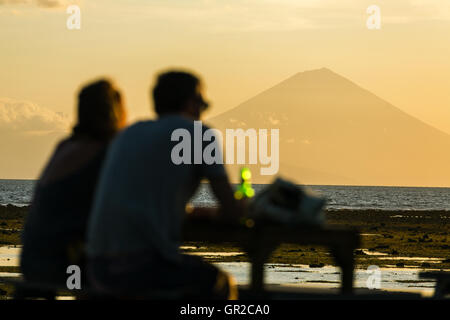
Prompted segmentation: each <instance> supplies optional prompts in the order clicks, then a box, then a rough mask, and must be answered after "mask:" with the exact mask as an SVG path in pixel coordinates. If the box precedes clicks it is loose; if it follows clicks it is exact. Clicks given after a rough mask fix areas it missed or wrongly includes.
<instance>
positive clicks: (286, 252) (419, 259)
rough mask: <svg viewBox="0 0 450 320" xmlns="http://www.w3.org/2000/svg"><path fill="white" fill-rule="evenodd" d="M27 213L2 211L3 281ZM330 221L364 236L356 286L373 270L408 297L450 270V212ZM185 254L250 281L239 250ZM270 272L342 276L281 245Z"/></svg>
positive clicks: (200, 248) (341, 216)
mask: <svg viewBox="0 0 450 320" xmlns="http://www.w3.org/2000/svg"><path fill="white" fill-rule="evenodd" d="M27 210H28V207H15V206H11V205H10V206H6V207H5V206H0V247H1V248H3V251H4V252H3V255H2V252H0V275H1V276H0V279H1V278H2V277H5V276H7V275H13V274H15V275H17V274H18V273H19V272H20V269H19V267H18V260H17V254H18V252H19V250H20V232H21V229H22V226H23V221H24V217H25V215H26V213H27ZM326 216H327V224H329V225H330V226H345V227H348V228H354V229H356V230H358V231H359V232H360V234H361V237H362V243H361V247H360V248H359V249H358V250H356V251H355V256H356V269H357V270H356V274H358V272H359V273H360V274H361V277H359V278H358V279H356V280H357V281H356V285H358V281H359V283H360V284H362V283H363V282H364V281H363V280H364V276H363V273H364V270H365V269H367V267H368V266H370V265H376V266H379V267H380V268H382V270H384V273H385V274H386V276H387V277H393V279H394V280H393V282H392V283H393V284H392V288H394V289H397V290H403V291H407V289H408V288H409V287H411V286H413V287H415V288H420V287H423V288H426V289H427V290H428V291H429V290H430V289H431V288H432V285H433V284H432V283H428V282H427V283H426V282H424V281H420V280H418V279H417V277H416V276H415V275H414V274H417V273H418V272H420V271H423V270H450V245H449V241H448V240H449V232H450V224H448V222H449V221H450V220H449V219H450V211H412V210H410V211H384V210H335V211H327V212H326ZM5 250H6V251H5ZM8 250H9V251H8ZM181 250H182V251H184V252H186V253H190V254H196V255H201V256H203V257H204V259H206V260H207V261H210V262H212V263H216V264H218V265H222V266H223V267H224V268H225V269H227V268H228V269H229V270H230V271H232V272H234V273H236V274H237V277H238V278H239V279H240V280H239V279H238V280H239V281H240V282H241V283H246V282H247V281H248V279H247V278H246V276H244V275H241V273H240V272H241V271H239V270H240V269H245V268H247V266H248V261H249V260H248V257H247V256H246V254H245V253H244V252H243V251H242V249H241V248H239V246H238V244H234V243H225V244H223V245H220V246H219V245H212V244H210V243H208V241H204V242H195V243H194V242H186V243H183V246H182V247H181ZM9 253H11V254H12V255H11V256H9V255H7V254H9ZM8 259H9V260H8ZM243 266H244V267H243ZM239 267H240V269H239ZM289 268H291V269H292V268H293V270H294V271H295V272H296V274H297V275H294V274H293V273H292V270H290V269H289ZM266 269H267V270H268V271H269V272H270V271H271V270H272V269H273V270H272V271H277V273H274V274H273V275H269V279H271V283H276V282H277V281H278V282H283V283H284V284H286V285H294V283H291V282H294V280H299V277H300V279H301V277H302V276H299V275H301V274H303V275H305V274H308V275H310V277H309V278H308V277H306V278H307V279H306V278H305V277H304V279H303V280H304V281H303V284H305V285H308V286H311V285H327V286H329V287H337V286H338V285H339V280H338V274H339V270H338V269H337V268H336V264H335V262H334V260H333V258H332V256H330V254H329V252H328V251H327V250H326V248H321V247H313V246H297V245H281V246H280V247H279V248H278V249H277V250H276V251H275V252H274V253H273V255H272V256H271V257H270V259H269V261H268V264H267V265H266ZM283 272H284V273H283ZM289 272H290V273H289ZM315 274H316V275H317V277H315V276H314V275H315ZM408 274H409V275H410V276H409V277H408V276H406V275H408ZM286 275H288V276H286ZM290 275H292V277H291V278H289V276H290ZM286 277H288V278H286ZM311 277H312V278H311ZM324 277H325V278H324ZM334 278H336V279H334ZM10 291H11V288H10V287H8V286H7V285H5V284H3V283H1V280H0V296H3V297H5V296H7V295H8V294H9V293H10Z"/></svg>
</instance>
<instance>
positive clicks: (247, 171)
mask: <svg viewBox="0 0 450 320" xmlns="http://www.w3.org/2000/svg"><path fill="white" fill-rule="evenodd" d="M241 177H242V180H244V181H246V180H250V179H251V178H252V173H251V172H250V169H248V168H243V169H242V171H241Z"/></svg>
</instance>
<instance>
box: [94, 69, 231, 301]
mask: <svg viewBox="0 0 450 320" xmlns="http://www.w3.org/2000/svg"><path fill="white" fill-rule="evenodd" d="M153 99H154V107H155V111H156V113H157V114H158V119H157V120H155V121H143V122H138V123H136V124H134V125H132V126H131V127H129V128H128V129H126V130H125V131H124V132H123V133H122V134H120V135H119V136H118V137H117V139H115V141H114V142H113V143H112V145H111V147H110V148H109V151H108V154H107V158H106V161H105V165H104V168H103V170H102V173H101V177H100V181H99V185H98V188H97V193H96V199H95V202H94V206H93V211H92V215H91V220H90V223H89V230H88V246H87V252H88V257H89V275H90V279H91V281H92V282H93V285H94V287H95V288H97V289H98V290H101V291H104V292H107V293H112V294H119V295H121V294H125V295H129V294H132V295H136V296H141V295H144V296H145V294H146V293H149V292H152V291H155V290H159V289H169V291H170V290H172V289H173V292H182V293H184V294H185V296H188V297H199V298H230V297H232V296H234V295H236V288H235V286H234V285H231V277H230V276H228V275H227V274H225V273H224V272H222V271H220V270H219V269H217V268H216V267H214V266H213V265H211V264H208V263H206V262H204V261H203V260H202V259H201V258H199V257H195V256H190V255H184V254H181V253H180V252H179V245H180V241H181V239H180V238H181V231H182V223H183V219H184V217H185V215H186V213H185V208H186V204H187V203H188V201H189V200H190V198H191V197H192V196H193V195H194V193H195V191H196V189H197V187H198V186H199V184H200V181H201V180H202V179H203V178H206V179H208V180H209V182H210V184H211V187H212V190H213V191H214V193H215V195H216V197H217V199H218V200H219V202H220V204H221V208H222V209H223V210H220V211H219V213H218V214H219V215H223V216H224V217H225V216H228V217H231V216H232V215H233V214H234V215H239V212H240V210H239V206H238V205H237V203H236V201H235V200H234V197H233V190H232V187H231V185H230V183H229V181H228V178H227V175H226V172H225V170H224V167H223V165H222V164H217V163H214V164H211V165H208V164H205V163H202V164H193V163H194V159H193V158H194V147H193V144H194V141H191V143H192V152H190V154H191V157H192V161H189V162H190V163H191V164H178V165H177V164H174V162H173V159H172V149H173V148H174V146H175V145H177V144H178V143H179V142H178V141H172V133H173V132H174V131H175V130H177V129H184V130H187V132H189V133H190V134H191V137H194V121H195V120H199V119H200V116H201V114H202V112H203V111H204V110H205V109H206V108H207V106H208V104H207V103H206V102H205V100H204V98H203V94H202V84H201V81H200V80H199V79H198V78H197V77H196V76H194V75H192V74H190V73H186V72H180V71H172V72H167V73H163V74H160V75H159V77H158V79H157V83H156V85H155V87H154V88H153ZM202 130H208V128H207V127H205V126H203V129H202ZM185 132H186V131H185ZM191 140H193V139H191ZM205 240H208V239H205Z"/></svg>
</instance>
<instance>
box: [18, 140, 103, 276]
mask: <svg viewBox="0 0 450 320" xmlns="http://www.w3.org/2000/svg"><path fill="white" fill-rule="evenodd" d="M105 152H106V144H105V143H101V142H99V141H95V140H91V139H79V138H78V139H77V138H73V137H72V138H69V139H67V140H64V141H63V142H61V143H60V145H59V146H58V147H57V149H56V151H55V153H54V155H53V156H52V158H51V160H50V162H49V164H48V166H47V168H46V169H45V170H44V173H43V174H42V177H41V179H40V180H39V182H38V184H37V185H36V189H35V193H34V198H33V202H32V205H31V208H30V211H29V213H28V216H27V221H26V223H25V228H24V232H23V235H22V241H23V245H24V247H23V250H22V258H21V259H22V261H21V265H22V272H23V273H24V275H25V277H26V278H33V277H34V276H33V275H36V277H37V278H38V279H39V280H40V281H43V279H42V276H43V275H48V276H49V277H50V278H51V279H46V280H47V281H51V280H53V281H57V282H60V281H61V280H63V279H64V277H65V270H66V268H67V266H68V265H70V264H83V261H82V257H81V256H80V252H81V250H80V249H81V248H80V246H82V244H83V242H84V238H85V231H86V225H87V219H88V216H89V213H90V209H91V204H92V199H93V195H94V191H95V187H96V184H97V179H98V175H99V172H100V170H101V165H102V162H103V159H104V156H105Z"/></svg>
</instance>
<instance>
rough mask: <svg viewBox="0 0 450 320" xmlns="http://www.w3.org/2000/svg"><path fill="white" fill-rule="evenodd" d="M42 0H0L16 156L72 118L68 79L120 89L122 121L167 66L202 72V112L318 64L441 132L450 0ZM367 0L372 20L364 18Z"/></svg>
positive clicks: (6, 124) (1, 106) (2, 96)
mask: <svg viewBox="0 0 450 320" xmlns="http://www.w3.org/2000/svg"><path fill="white" fill-rule="evenodd" d="M46 3H47V4H48V1H39V0H28V1H27V0H0V43H1V47H0V70H1V72H0V133H4V137H6V136H11V135H14V137H15V138H14V139H12V138H8V139H5V138H3V139H1V138H0V148H2V150H7V151H8V152H12V150H14V152H15V153H17V154H16V156H17V157H18V158H20V157H21V156H22V157H25V153H24V154H22V151H21V148H20V143H24V148H25V147H26V145H25V144H26V141H31V140H33V141H34V139H35V138H36V135H43V134H46V133H49V132H53V133H55V132H56V133H58V132H59V133H60V136H61V135H62V134H63V132H64V129H63V128H70V125H71V124H72V123H73V115H74V106H75V100H74V97H75V94H76V91H77V89H78V88H79V87H80V85H81V84H83V83H85V82H86V81H88V80H90V79H93V78H96V77H98V76H101V75H107V76H111V77H113V78H114V79H116V81H117V83H118V85H119V86H120V87H121V88H122V89H123V91H124V95H125V98H126V102H127V106H128V109H129V113H130V115H131V121H134V120H136V119H138V118H143V117H148V116H151V115H152V113H151V111H150V109H151V105H150V102H149V94H148V92H149V87H150V85H151V83H152V82H153V76H154V74H155V72H157V71H159V70H161V69H164V68H167V67H171V66H182V67H187V68H190V69H193V70H195V71H197V72H198V73H200V74H201V75H202V76H203V77H204V79H205V81H206V84H207V94H208V96H209V98H210V100H212V102H213V108H212V111H211V113H210V114H209V116H212V115H217V114H219V113H221V112H223V111H226V110H228V109H230V108H232V107H235V106H236V105H238V104H239V103H241V102H243V101H245V100H247V99H249V98H251V97H252V96H254V95H256V94H258V93H260V92H261V91H263V90H265V89H267V88H269V87H271V86H273V85H275V84H277V83H278V82H280V81H282V80H284V79H285V78H287V77H289V76H291V75H293V74H295V73H297V72H299V71H304V70H309V69H317V68H321V67H327V68H330V69H332V70H333V71H335V72H337V73H339V74H341V75H343V76H345V77H347V78H349V79H351V80H352V81H354V82H356V83H358V84H359V85H360V86H362V87H364V88H366V89H368V90H370V91H371V92H373V93H375V94H377V95H378V96H380V97H382V98H383V99H385V100H387V101H389V102H390V103H392V104H393V105H395V106H397V107H399V108H400V109H402V110H404V111H405V112H407V113H409V114H411V115H413V116H415V117H418V118H420V119H421V120H423V121H425V122H426V123H429V124H431V125H433V126H435V127H436V128H439V129H440V130H442V131H445V132H447V133H450V108H449V106H450V95H449V94H448V92H450V59H449V57H450V38H449V37H448V34H449V33H448V32H449V31H448V30H450V2H447V1H438V0H398V1H375V2H374V1H365V0H363V1H361V0H342V1H332V0H322V1H319V0H308V1H295V0H247V1H237V0H229V1H220V0H173V1H170V2H169V1H162V0H157V1H145V0H134V1H129V0H114V1H112V0H98V1H95V0H92V1H63V0H55V1H53V2H52V3H53V4H54V7H52V8H47V7H45V4H46ZM69 3H78V4H79V5H80V7H81V14H82V16H81V29H80V30H68V29H67V28H66V19H67V17H68V14H67V13H66V12H65V9H66V7H67V5H68V4H69ZM374 3H376V4H378V5H379V7H380V9H381V26H382V27H381V29H380V30H368V29H367V27H366V20H367V18H368V14H367V13H366V8H367V7H368V6H369V5H371V4H374ZM67 130H68V129H67ZM6 132H7V134H6ZM56 135H57V134H56ZM31 136H32V138H28V137H31ZM11 141H15V142H14V143H15V146H12V145H11V143H12V142H11ZM18 141H20V142H18ZM17 143H19V146H17ZM46 148H49V147H48V146H46ZM46 152H47V153H48V152H50V150H46ZM11 159H12V158H11ZM8 161H12V160H8ZM27 161H29V162H30V161H31V162H32V164H30V165H28V166H27V168H26V169H23V168H22V167H20V166H13V165H11V163H10V162H6V160H4V161H3V162H2V161H0V178H2V177H9V178H11V177H22V178H35V177H36V175H37V174H38V172H39V170H40V167H41V166H42V156H41V157H38V158H37V159H32V160H27Z"/></svg>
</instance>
